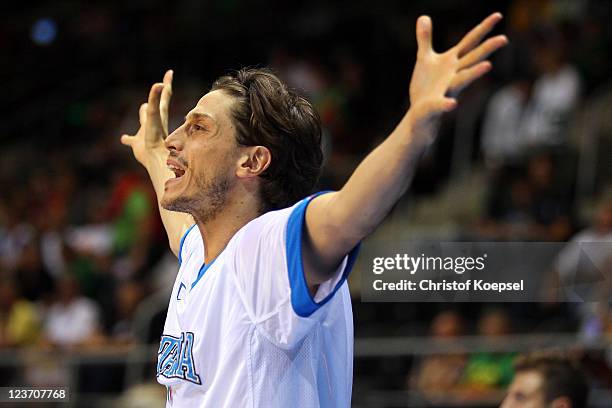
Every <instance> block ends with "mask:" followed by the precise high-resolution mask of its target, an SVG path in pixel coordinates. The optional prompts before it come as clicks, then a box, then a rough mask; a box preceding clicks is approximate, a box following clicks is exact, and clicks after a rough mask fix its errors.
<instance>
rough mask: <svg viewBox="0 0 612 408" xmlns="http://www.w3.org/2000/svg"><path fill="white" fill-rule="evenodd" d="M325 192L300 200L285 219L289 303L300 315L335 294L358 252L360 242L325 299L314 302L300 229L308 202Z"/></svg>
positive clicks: (312, 311) (305, 313) (305, 314)
mask: <svg viewBox="0 0 612 408" xmlns="http://www.w3.org/2000/svg"><path fill="white" fill-rule="evenodd" d="M325 193H329V191H321V192H318V193H316V194H313V195H311V196H310V197H307V198H305V199H304V200H302V201H301V202H300V203H298V205H297V206H296V207H295V208H294V209H293V211H292V212H291V215H290V216H289V220H288V221H287V231H286V242H285V245H286V246H285V249H286V253H287V269H288V271H289V285H290V286H291V305H292V306H293V310H294V311H295V313H296V314H297V315H298V316H300V317H309V316H310V315H312V314H313V313H314V312H316V311H317V310H318V309H319V308H320V307H321V306H323V305H324V304H325V303H327V302H328V301H329V300H330V299H331V298H332V297H333V296H334V295H335V294H336V292H337V291H338V289H340V287H341V286H342V285H343V284H344V282H345V281H346V278H347V277H348V275H349V273H350V272H351V269H353V265H354V264H355V260H356V259H357V254H358V253H359V246H360V244H357V245H356V246H355V248H353V249H352V250H351V252H349V254H348V260H347V263H346V266H345V268H344V270H343V271H342V277H341V278H340V281H339V282H338V283H337V284H336V286H335V287H334V289H333V290H332V292H331V293H330V294H329V295H327V297H325V299H323V300H322V301H320V302H318V303H317V302H315V300H314V299H313V298H312V295H311V294H310V291H309V290H308V285H307V284H306V277H305V276H304V264H303V262H302V229H303V226H304V222H305V220H306V218H305V216H306V208H307V207H308V204H309V203H310V201H311V200H312V199H313V198H315V197H317V196H319V195H321V194H325Z"/></svg>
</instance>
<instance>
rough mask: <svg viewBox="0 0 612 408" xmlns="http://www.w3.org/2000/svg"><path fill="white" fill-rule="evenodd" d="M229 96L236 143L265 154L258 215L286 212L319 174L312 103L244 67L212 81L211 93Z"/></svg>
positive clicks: (318, 132) (267, 73) (318, 138)
mask: <svg viewBox="0 0 612 408" xmlns="http://www.w3.org/2000/svg"><path fill="white" fill-rule="evenodd" d="M215 90H222V91H223V92H226V93H227V94H228V95H230V96H232V97H234V98H235V99H236V102H235V103H234V105H233V108H232V112H231V116H232V119H233V121H234V124H235V126H236V129H237V132H236V133H237V134H236V140H237V142H238V143H239V144H240V145H243V146H264V147H266V148H268V150H270V153H271V155H272V161H271V163H270V166H269V167H268V168H267V169H266V170H265V171H264V172H263V173H262V174H261V175H260V177H261V179H262V183H261V190H260V194H261V200H262V203H263V208H262V209H261V211H262V212H265V211H270V210H276V209H280V208H285V207H289V206H291V205H293V204H294V203H295V202H297V201H298V200H299V199H301V198H303V197H305V196H307V195H308V194H310V193H311V192H312V190H313V188H314V187H315V185H316V184H317V181H318V179H319V175H320V173H321V164H322V161H323V153H322V150H321V120H320V118H319V114H318V113H317V111H316V110H315V109H314V107H313V106H312V104H311V103H310V102H308V101H307V100H306V99H305V98H303V97H302V96H300V95H298V94H297V93H296V92H294V91H292V90H291V89H289V88H288V86H287V85H286V84H285V83H284V82H283V81H281V80H280V79H279V78H278V77H277V76H276V75H275V74H274V73H273V72H272V71H271V70H270V69H267V68H263V69H262V68H257V69H256V68H244V69H241V70H239V71H236V72H234V73H231V74H229V75H225V76H222V77H221V78H219V79H217V80H216V81H215V83H214V84H213V86H212V89H211V91H215Z"/></svg>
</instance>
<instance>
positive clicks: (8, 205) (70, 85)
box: [0, 0, 612, 408]
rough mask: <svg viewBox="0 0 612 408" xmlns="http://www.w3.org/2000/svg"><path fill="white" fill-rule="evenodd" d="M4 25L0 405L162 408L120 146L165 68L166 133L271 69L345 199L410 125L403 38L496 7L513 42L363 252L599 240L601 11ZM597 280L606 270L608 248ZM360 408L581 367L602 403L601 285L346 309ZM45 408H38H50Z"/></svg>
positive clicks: (604, 64) (247, 6) (325, 183)
mask: <svg viewBox="0 0 612 408" xmlns="http://www.w3.org/2000/svg"><path fill="white" fill-rule="evenodd" d="M0 8H1V9H2V13H1V17H0V21H1V24H0V50H1V51H0V52H1V57H0V67H1V68H0V72H1V78H2V89H3V92H2V94H3V97H2V98H0V112H1V118H2V120H1V121H0V143H1V145H2V149H1V150H0V185H1V186H2V192H1V193H0V386H8V385H21V386H23V385H32V386H34V385H40V386H42V385H67V386H69V387H70V389H71V392H72V401H71V406H79V407H80V406H83V407H97V406H100V407H107V406H120V407H141V406H147V407H150V408H152V407H155V406H163V404H164V400H165V389H163V387H161V386H157V385H155V382H154V381H155V361H156V357H157V347H158V341H159V336H160V334H161V331H162V328H163V322H164V319H165V313H166V308H167V304H168V296H169V293H170V291H171V288H172V283H173V281H174V277H175V274H176V271H177V268H178V267H177V261H176V259H175V258H174V257H173V256H172V254H171V253H170V252H169V249H168V248H167V241H166V237H165V233H164V231H163V228H162V225H161V222H160V220H159V216H158V212H157V206H156V202H155V197H154V192H153V190H152V188H151V186H150V184H149V181H148V177H147V175H146V172H145V171H144V170H143V169H141V168H140V167H139V165H138V164H137V163H136V161H135V160H134V159H133V158H132V157H131V152H130V151H129V148H126V147H124V146H122V145H121V144H120V143H119V137H120V135H121V134H123V133H132V134H133V133H135V132H136V130H137V128H138V113H137V112H138V107H139V106H140V104H141V103H143V102H144V101H145V100H146V97H147V95H148V91H149V87H150V85H151V84H152V83H153V82H159V81H161V78H162V76H163V73H164V71H165V70H166V69H169V68H172V69H174V71H175V75H174V77H175V84H174V95H175V96H174V99H173V101H172V105H171V127H172V128H174V127H176V126H178V125H179V124H180V123H181V122H182V118H183V116H184V115H185V113H186V112H187V111H188V110H189V109H191V107H193V106H194V105H195V103H196V102H197V100H198V99H199V98H200V97H201V96H202V95H203V94H204V93H206V91H207V89H208V88H209V87H210V85H211V83H212V82H213V80H214V79H215V78H217V77H218V76H220V75H222V74H224V73H226V72H227V71H228V70H231V69H238V68H240V67H243V66H270V67H272V68H273V69H274V70H276V72H277V73H278V74H279V75H280V76H281V77H282V78H284V79H285V80H286V81H287V82H288V83H289V85H290V86H292V87H294V88H296V89H298V90H301V92H302V93H303V94H305V95H307V96H308V97H309V99H310V100H311V101H313V102H314V104H315V105H316V107H317V108H318V110H319V112H320V114H321V118H322V121H323V124H324V127H325V135H324V149H325V171H324V174H323V177H322V179H321V183H320V188H321V189H328V188H332V189H334V188H339V187H341V186H342V184H343V182H344V181H346V179H347V178H348V176H349V175H350V174H351V172H352V170H353V169H354V168H355V166H356V164H357V163H358V162H359V161H360V160H361V159H362V158H363V157H364V156H365V154H366V153H367V152H368V151H370V150H371V149H372V148H373V147H374V146H376V145H377V144H378V143H380V142H381V141H382V140H383V138H384V137H385V135H387V134H388V133H389V132H390V131H391V130H393V128H394V126H395V124H397V122H398V121H399V120H400V118H401V117H402V115H403V114H404V113H405V111H406V109H407V108H408V99H407V97H408V84H409V80H410V75H411V69H412V66H413V64H414V61H415V55H416V41H415V39H414V38H415V33H414V26H415V20H416V18H417V16H418V15H420V14H423V13H426V14H429V15H431V16H432V18H433V22H434V45H435V47H436V49H437V50H438V51H441V50H444V49H446V48H448V47H450V46H452V45H454V44H455V42H456V41H458V40H459V39H460V38H461V36H462V35H463V34H464V33H465V32H466V31H467V30H469V29H470V28H471V27H472V26H473V25H475V24H477V23H478V22H479V21H480V20H482V19H483V18H484V17H485V16H487V15H488V14H489V13H491V12H493V11H501V12H502V13H503V14H504V16H505V19H504V20H503V21H502V23H501V24H500V27H498V28H497V29H496V32H504V33H505V34H507V36H508V37H509V39H510V44H509V46H508V47H506V49H504V50H503V51H501V52H499V53H498V54H497V55H496V56H495V57H494V58H493V60H492V61H493V66H494V68H493V70H492V72H491V73H490V74H489V75H488V76H487V77H486V78H485V79H482V80H479V81H478V82H477V83H475V84H474V85H472V86H471V87H470V88H468V89H467V90H465V91H464V92H463V94H462V95H461V97H460V105H459V108H458V109H457V110H456V111H455V112H453V113H452V114H449V115H448V116H446V117H445V118H444V120H443V123H442V126H441V129H440V134H439V137H438V139H437V141H436V143H435V144H434V145H432V146H431V147H430V149H429V150H428V151H427V153H426V154H425V155H424V156H423V157H422V159H421V160H420V162H419V165H418V171H417V174H416V177H415V179H414V183H413V186H412V188H411V190H410V192H409V193H408V194H407V195H406V196H405V197H404V198H403V199H402V201H401V202H400V203H399V204H398V205H397V206H396V208H395V209H394V210H393V212H392V214H391V215H390V216H389V217H388V219H387V221H386V222H385V223H384V224H383V225H382V226H381V227H380V228H379V229H378V231H377V232H376V233H375V234H374V235H373V236H372V237H370V238H369V239H368V240H366V242H365V243H364V249H365V250H366V251H368V248H369V250H370V251H372V250H373V249H375V248H377V245H383V244H382V243H384V242H385V241H389V240H397V241H399V240H438V241H454V240H468V241H469V240H472V241H473V240H488V241H546V242H567V244H566V249H565V250H564V251H562V253H561V255H560V256H559V260H558V262H556V263H555V265H552V266H551V268H552V269H555V270H556V271H557V272H558V273H559V274H560V275H561V276H573V275H572V274H575V273H576V272H577V271H576V270H575V269H576V267H575V265H576V262H575V258H576V257H577V256H579V254H578V252H579V251H576V246H577V244H579V243H580V242H588V241H602V242H610V243H612V190H611V189H612V75H611V74H612V59H611V53H612V26H611V25H610V24H609V21H611V19H612V3H610V2H608V1H593V0H507V1H495V2H493V1H469V2H466V1H459V0H436V1H425V0H421V1H411V2H407V1H399V0H396V1H377V2H371V1H368V2H366V1H360V0H354V1H338V2H334V3H330V2H327V1H321V0H311V1H296V2H281V1H271V0H258V1H250V2H247V1H239V0H214V1H203V0H200V1H196V0H175V1H155V0H147V1H144V0H135V1H130V2H123V3H120V2H113V3H111V2H108V3H106V4H105V3H103V2H98V1H88V2H79V1H65V0H58V1H54V2H51V1H47V2H33V3H30V4H28V6H27V8H26V7H25V6H23V5H21V4H20V3H19V2H4V3H3V4H2V6H0ZM602 248H603V250H602V253H601V254H599V256H597V259H596V260H594V261H593V262H594V267H595V268H598V269H600V270H606V271H610V270H612V269H611V268H612V266H611V263H610V259H611V257H610V252H612V249H611V248H612V246H611V247H606V246H602ZM368 267H369V265H368V264H367V263H363V261H362V262H361V263H358V265H357V266H356V268H355V270H354V273H353V276H352V282H351V290H352V293H353V295H354V296H353V306H354V319H355V336H356V337H355V365H354V387H353V406H355V407H421V406H431V407H476V406H483V407H494V406H498V405H499V403H500V401H501V400H502V399H503V396H504V395H505V390H506V387H507V386H508V384H509V383H510V382H511V380H512V377H513V368H512V361H513V359H514V358H515V356H517V355H520V354H522V353H525V352H531V351H538V350H541V351H550V350H554V351H559V352H563V353H566V354H567V355H569V356H570V357H571V358H572V359H573V360H575V361H576V362H578V363H580V364H581V365H582V367H583V369H584V371H585V373H586V376H587V378H588V380H589V383H590V385H591V387H592V390H593V391H592V393H591V405H590V406H592V407H610V406H612V337H611V336H612V313H611V312H610V300H611V299H612V298H611V296H610V290H609V289H610V288H607V289H606V288H603V289H604V290H602V293H601V296H600V299H601V301H600V302H596V303H595V302H591V303H567V302H547V303H511V304H493V303H487V304H477V303H455V304H439V303H427V304H420V303H362V302H361V301H360V293H359V283H360V282H359V281H360V279H359V276H360V274H361V273H362V272H363V273H365V272H367V270H368ZM45 406H49V405H45Z"/></svg>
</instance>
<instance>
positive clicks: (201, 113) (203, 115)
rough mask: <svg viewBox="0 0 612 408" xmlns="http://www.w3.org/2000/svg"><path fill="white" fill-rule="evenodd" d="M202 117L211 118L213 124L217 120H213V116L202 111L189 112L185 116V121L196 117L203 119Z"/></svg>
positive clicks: (196, 118)
mask: <svg viewBox="0 0 612 408" xmlns="http://www.w3.org/2000/svg"><path fill="white" fill-rule="evenodd" d="M203 118H208V119H210V120H212V121H213V123H214V124H215V125H216V124H217V121H216V120H215V118H213V117H212V116H211V115H209V114H208V113H204V112H189V113H188V114H187V116H185V121H188V120H190V119H194V120H198V119H203Z"/></svg>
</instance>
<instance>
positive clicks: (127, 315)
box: [110, 280, 146, 344]
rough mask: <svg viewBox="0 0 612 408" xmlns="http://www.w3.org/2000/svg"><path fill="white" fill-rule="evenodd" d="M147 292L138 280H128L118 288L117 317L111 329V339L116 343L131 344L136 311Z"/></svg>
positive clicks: (134, 339) (134, 336)
mask: <svg viewBox="0 0 612 408" xmlns="http://www.w3.org/2000/svg"><path fill="white" fill-rule="evenodd" d="M145 294H146V290H145V287H144V286H143V285H142V284H141V283H140V282H138V281H135V280H128V281H125V282H122V283H120V284H119V286H118V287H117V289H116V293H115V297H116V309H117V310H116V318H115V323H114V325H113V327H112V329H111V333H110V335H111V339H112V341H113V342H114V343H116V344H131V343H134V342H135V341H136V340H137V339H136V334H135V333H134V326H133V325H134V312H135V311H136V308H137V307H138V305H139V304H140V302H141V301H142V299H143V298H144V296H145Z"/></svg>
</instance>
